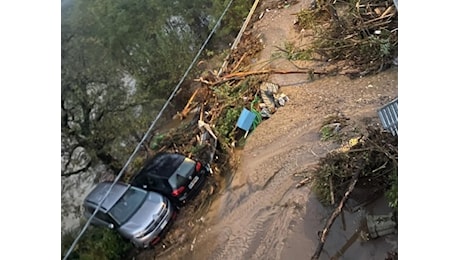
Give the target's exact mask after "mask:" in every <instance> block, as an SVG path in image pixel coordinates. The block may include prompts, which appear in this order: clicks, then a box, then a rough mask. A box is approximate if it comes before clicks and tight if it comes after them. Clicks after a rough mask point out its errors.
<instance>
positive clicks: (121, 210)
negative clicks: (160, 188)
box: [109, 187, 147, 225]
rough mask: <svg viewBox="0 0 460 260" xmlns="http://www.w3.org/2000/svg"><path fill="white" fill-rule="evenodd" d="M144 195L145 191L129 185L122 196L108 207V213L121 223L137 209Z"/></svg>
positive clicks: (145, 194)
mask: <svg viewBox="0 0 460 260" xmlns="http://www.w3.org/2000/svg"><path fill="white" fill-rule="evenodd" d="M146 196H147V192H146V191H144V190H141V189H137V188H134V187H130V188H129V189H128V190H127V191H126V192H125V194H124V195H123V197H121V198H120V200H118V201H117V203H115V205H114V206H113V207H112V209H110V211H109V215H110V216H111V217H112V218H113V219H114V220H115V221H116V222H117V224H118V225H122V224H123V223H125V222H126V221H127V220H128V219H129V218H130V217H131V216H132V215H133V214H134V213H135V212H136V211H137V209H138V208H139V207H140V206H141V204H142V203H143V202H144V200H145V197H146Z"/></svg>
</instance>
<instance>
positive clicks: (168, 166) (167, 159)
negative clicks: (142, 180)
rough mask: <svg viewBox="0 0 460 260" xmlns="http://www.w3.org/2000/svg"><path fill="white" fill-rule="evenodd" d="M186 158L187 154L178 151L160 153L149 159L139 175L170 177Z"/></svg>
mask: <svg viewBox="0 0 460 260" xmlns="http://www.w3.org/2000/svg"><path fill="white" fill-rule="evenodd" d="M184 160H185V156H184V155H182V154H177V153H159V154H157V155H155V156H154V157H153V158H152V159H150V160H149V161H147V163H146V164H145V166H144V168H142V170H141V171H140V172H139V173H138V175H139V176H142V175H148V176H155V177H160V178H165V179H167V178H169V177H170V176H171V175H172V174H173V173H174V172H175V171H176V169H177V168H178V167H179V166H180V165H181V164H182V162H183V161H184Z"/></svg>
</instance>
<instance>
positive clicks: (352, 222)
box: [137, 70, 397, 259]
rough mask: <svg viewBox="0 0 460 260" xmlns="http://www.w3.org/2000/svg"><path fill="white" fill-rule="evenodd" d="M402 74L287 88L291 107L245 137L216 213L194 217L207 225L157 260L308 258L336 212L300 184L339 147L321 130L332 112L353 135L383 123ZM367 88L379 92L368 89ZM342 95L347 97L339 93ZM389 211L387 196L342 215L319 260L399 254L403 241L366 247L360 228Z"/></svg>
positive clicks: (219, 196) (369, 243)
mask: <svg viewBox="0 0 460 260" xmlns="http://www.w3.org/2000/svg"><path fill="white" fill-rule="evenodd" d="M396 75H397V71H395V70H393V71H388V72H385V73H382V74H381V75H378V76H374V77H371V78H363V79H358V80H354V81H351V80H349V79H346V78H345V77H339V78H332V79H324V80H319V81H316V82H313V83H311V84H309V85H308V86H301V87H284V88H283V89H282V91H283V92H284V93H285V94H287V95H288V96H289V97H290V100H289V102H288V103H287V104H286V106H285V107H282V108H280V109H279V110H278V111H277V112H276V113H275V114H273V115H272V117H271V118H270V119H268V120H265V121H263V122H262V123H261V124H260V125H259V126H258V127H257V128H256V129H255V130H254V131H253V132H252V133H251V134H250V135H249V136H248V137H247V140H246V144H245V146H244V149H243V150H241V151H239V152H238V154H239V156H238V158H239V164H238V169H236V170H235V172H234V173H233V174H232V175H231V176H232V178H230V179H229V180H228V181H227V184H226V185H222V187H221V188H220V189H219V190H218V194H217V195H216V197H215V200H214V201H213V202H212V204H211V206H210V208H209V209H208V210H207V211H205V212H198V213H196V217H195V216H194V218H196V219H200V220H202V221H199V224H197V225H199V227H198V228H196V226H195V227H194V228H193V232H192V231H191V230H192V229H190V231H187V232H186V233H187V236H188V238H187V239H186V240H184V241H185V242H184V241H183V243H181V245H174V246H172V248H171V249H170V250H168V253H167V254H160V255H159V256H157V257H155V259H310V258H311V256H312V255H313V253H314V252H315V250H316V247H317V245H318V232H319V231H321V230H322V229H323V228H324V226H325V224H326V221H327V218H328V217H329V216H330V214H331V212H332V211H333V209H334V208H326V207H324V206H323V205H322V204H321V203H319V202H318V200H317V199H316V198H315V195H314V194H313V192H312V191H311V187H310V186H309V185H305V186H303V187H300V188H296V184H297V183H298V182H299V181H300V180H302V179H303V177H302V176H299V175H303V176H304V175H305V173H306V172H308V170H311V169H312V167H314V166H315V165H316V163H317V162H318V160H319V158H320V157H323V156H325V155H326V154H327V153H328V152H330V151H332V150H333V149H335V148H338V147H339V145H338V144H334V143H330V142H323V141H321V140H320V134H319V129H320V128H321V124H322V122H323V120H324V118H325V116H327V115H328V114H330V113H333V112H334V111H341V112H343V113H344V114H345V115H346V116H348V117H349V118H350V121H351V122H353V123H350V124H356V125H355V126H353V127H351V128H350V129H354V130H356V129H362V127H363V126H364V125H365V124H367V123H369V122H370V121H375V120H378V117H377V114H376V111H377V108H378V107H380V106H381V105H383V104H384V103H385V102H387V101H388V100H390V99H391V98H392V97H394V95H395V93H397V85H396V80H395V78H396ZM336 82H341V83H342V84H336ZM369 84H373V85H374V86H376V87H374V88H372V89H370V88H367V86H368V85H369ZM326 85H327V86H331V87H325V86H326ZM344 89H348V92H346V94H347V95H343V94H342V95H338V94H337V93H345V92H344ZM325 97H327V98H325ZM358 99H359V100H360V101H359V102H358V101H357V100H358ZM361 100H363V102H361ZM348 134H349V136H350V137H351V135H352V134H353V133H352V132H350V133H348ZM389 212H390V209H389V208H388V207H387V203H386V201H385V200H384V199H383V198H381V199H380V200H378V201H377V204H376V206H375V205H370V206H369V207H366V208H365V209H362V210H358V211H357V212H355V213H350V212H348V211H345V210H344V213H343V214H341V216H339V217H338V218H337V219H336V220H335V222H334V224H333V225H332V228H331V231H330V233H329V236H328V238H327V240H326V243H325V245H324V249H323V251H322V254H321V256H320V258H319V259H385V257H386V254H387V252H388V251H391V250H395V249H396V248H397V235H389V236H386V237H382V238H378V239H376V240H370V241H366V240H365V239H364V236H363V232H361V226H362V223H363V221H364V219H365V216H366V213H370V214H387V213H389ZM194 223H198V222H197V221H195V222H194ZM184 231H185V230H182V231H181V232H184ZM137 259H152V258H151V257H145V256H144V257H140V258H137Z"/></svg>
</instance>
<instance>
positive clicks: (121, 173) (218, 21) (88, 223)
mask: <svg viewBox="0 0 460 260" xmlns="http://www.w3.org/2000/svg"><path fill="white" fill-rule="evenodd" d="M232 3H233V0H230V1H229V2H228V4H227V6H226V7H225V9H224V11H223V12H222V14H221V16H220V17H219V19H218V20H217V22H216V24H215V25H214V27H213V28H212V30H211V32H210V33H209V35H208V37H207V38H206V40H205V41H204V42H203V44H202V45H201V48H200V49H199V51H198V53H197V54H196V55H195V58H194V59H193V60H192V62H191V63H190V66H189V67H188V68H187V70H186V71H185V73H184V75H183V76H182V78H181V79H180V81H179V83H177V85H176V87H175V88H174V90H173V92H172V93H171V95H170V96H169V98H168V100H166V102H165V104H164V105H163V107H162V108H161V110H160V112H159V113H158V115H157V116H156V118H155V119H154V120H153V122H152V124H151V125H150V127H149V128H148V130H147V132H146V133H145V134H144V136H143V137H142V139H141V141H140V142H139V143H138V144H137V146H136V148H135V149H134V151H133V153H132V154H131V156H130V157H129V158H128V160H127V161H126V163H125V165H124V166H123V168H122V169H121V170H120V172H119V173H118V175H117V177H116V178H115V179H114V180H113V183H112V184H111V185H110V187H109V189H108V190H107V192H106V193H105V195H104V197H103V198H102V200H101V202H100V203H99V204H98V205H97V208H96V210H94V212H93V214H92V215H91V216H90V217H89V218H88V220H87V221H86V223H85V225H84V226H83V228H82V230H81V231H80V233H79V234H78V236H77V237H76V238H75V240H74V241H73V243H72V245H71V246H70V248H69V249H68V250H67V253H66V254H65V256H64V258H63V259H64V260H66V259H67V258H68V257H69V255H70V253H71V252H72V251H73V250H74V248H75V246H76V245H77V243H78V241H79V240H80V239H81V237H82V236H83V234H84V233H85V231H86V230H87V229H88V227H89V225H90V223H91V220H92V219H93V218H94V216H95V215H96V213H97V212H98V211H99V209H100V208H101V205H102V203H103V202H104V201H105V199H106V198H107V196H108V195H109V193H110V191H111V190H112V188H113V187H114V186H115V183H116V182H117V181H119V180H120V178H121V176H122V175H123V173H124V172H125V171H126V168H127V167H128V165H129V164H130V163H131V161H132V160H133V159H134V156H135V155H136V154H137V152H138V151H139V149H140V148H141V147H142V144H143V143H144V142H145V140H146V139H147V137H148V136H149V134H150V132H151V131H152V130H153V127H154V126H155V124H156V123H157V121H158V119H159V118H160V116H161V115H162V114H163V112H164V110H165V109H166V107H167V106H168V104H169V103H170V102H171V100H172V99H173V97H174V96H175V94H176V92H177V91H178V89H179V87H180V85H181V84H182V83H183V82H184V80H185V78H186V77H187V75H188V74H189V73H190V70H191V69H192V67H193V65H194V64H195V63H196V61H197V60H198V58H199V57H200V55H201V53H202V52H203V50H204V48H205V46H206V45H207V44H208V42H209V40H210V39H211V37H212V35H213V34H214V32H215V31H216V29H217V27H219V25H220V22H221V21H222V19H223V17H224V16H225V14H226V13H227V11H228V9H229V8H230V5H231V4H232Z"/></svg>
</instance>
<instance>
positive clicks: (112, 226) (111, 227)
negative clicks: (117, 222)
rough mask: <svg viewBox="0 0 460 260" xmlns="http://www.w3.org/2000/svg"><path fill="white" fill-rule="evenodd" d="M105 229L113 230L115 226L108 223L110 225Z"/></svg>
mask: <svg viewBox="0 0 460 260" xmlns="http://www.w3.org/2000/svg"><path fill="white" fill-rule="evenodd" d="M107 227H108V228H110V229H113V228H114V227H115V226H114V225H113V224H112V223H110V224H108V225H107Z"/></svg>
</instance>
